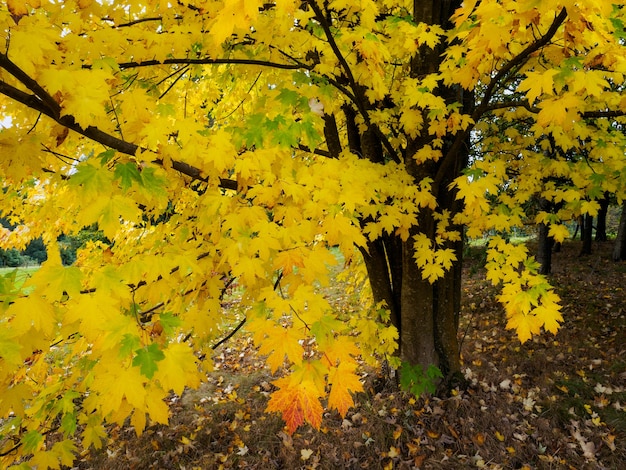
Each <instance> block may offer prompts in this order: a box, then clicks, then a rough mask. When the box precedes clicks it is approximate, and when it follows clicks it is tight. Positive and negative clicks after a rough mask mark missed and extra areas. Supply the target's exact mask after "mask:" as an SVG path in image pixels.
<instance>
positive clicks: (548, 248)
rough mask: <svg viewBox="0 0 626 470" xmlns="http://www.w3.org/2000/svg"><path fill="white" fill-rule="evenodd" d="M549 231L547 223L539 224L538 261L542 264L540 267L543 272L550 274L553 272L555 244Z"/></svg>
mask: <svg viewBox="0 0 626 470" xmlns="http://www.w3.org/2000/svg"><path fill="white" fill-rule="evenodd" d="M548 232H549V228H548V226H547V225H546V224H539V234H538V240H537V243H538V244H537V261H538V262H539V264H540V265H541V266H540V268H539V272H540V273H541V274H550V273H551V272H552V247H553V246H554V238H552V237H551V236H549V235H548Z"/></svg>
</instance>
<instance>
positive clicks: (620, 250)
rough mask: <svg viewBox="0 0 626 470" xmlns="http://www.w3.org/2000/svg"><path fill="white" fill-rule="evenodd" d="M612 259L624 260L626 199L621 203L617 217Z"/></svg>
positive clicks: (625, 257) (625, 248)
mask: <svg viewBox="0 0 626 470" xmlns="http://www.w3.org/2000/svg"><path fill="white" fill-rule="evenodd" d="M613 261H626V201H624V202H623V204H622V215H621V216H620V218H619V227H618V229H617V238H616V239H615V247H614V248H613Z"/></svg>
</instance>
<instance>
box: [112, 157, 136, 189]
mask: <svg viewBox="0 0 626 470" xmlns="http://www.w3.org/2000/svg"><path fill="white" fill-rule="evenodd" d="M115 179H119V180H120V183H121V185H122V189H123V190H127V189H128V188H130V187H131V186H132V185H133V181H135V182H136V183H139V184H141V183H142V180H141V173H139V170H138V169H137V165H136V164H134V163H133V162H128V163H118V164H117V165H116V166H115Z"/></svg>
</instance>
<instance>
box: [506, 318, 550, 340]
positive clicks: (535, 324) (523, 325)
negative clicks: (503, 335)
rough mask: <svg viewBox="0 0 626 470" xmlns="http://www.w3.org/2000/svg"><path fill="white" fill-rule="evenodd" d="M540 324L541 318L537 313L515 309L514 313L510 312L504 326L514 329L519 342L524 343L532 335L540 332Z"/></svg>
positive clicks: (541, 322)
mask: <svg viewBox="0 0 626 470" xmlns="http://www.w3.org/2000/svg"><path fill="white" fill-rule="evenodd" d="M542 324H543V321H542V319H541V318H540V317H538V316H537V315H534V314H532V313H527V314H525V313H522V312H521V311H519V310H517V311H515V313H513V314H510V316H509V320H508V321H507V324H506V328H507V329H511V330H515V332H516V333H517V337H518V339H519V340H520V342H522V343H525V342H526V341H528V340H529V339H530V338H532V336H533V335H536V334H539V333H540V332H541V326H542Z"/></svg>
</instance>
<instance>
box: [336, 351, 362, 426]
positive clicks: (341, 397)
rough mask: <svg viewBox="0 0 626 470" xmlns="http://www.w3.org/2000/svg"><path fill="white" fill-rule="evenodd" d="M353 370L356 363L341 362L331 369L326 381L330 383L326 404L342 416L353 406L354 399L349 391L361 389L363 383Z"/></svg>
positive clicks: (359, 390)
mask: <svg viewBox="0 0 626 470" xmlns="http://www.w3.org/2000/svg"><path fill="white" fill-rule="evenodd" d="M355 370H356V364H350V363H345V362H341V363H339V365H338V366H337V367H334V368H333V370H331V372H330V374H329V377H328V382H329V383H331V388H330V393H329V395H328V406H329V407H330V408H335V409H336V410H337V411H339V414H340V415H341V417H344V416H345V415H346V413H347V412H348V410H349V409H350V408H352V407H353V406H354V399H353V398H352V394H351V393H350V392H361V391H363V384H362V383H361V380H360V379H359V377H358V375H356V374H355V373H354V371H355Z"/></svg>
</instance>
